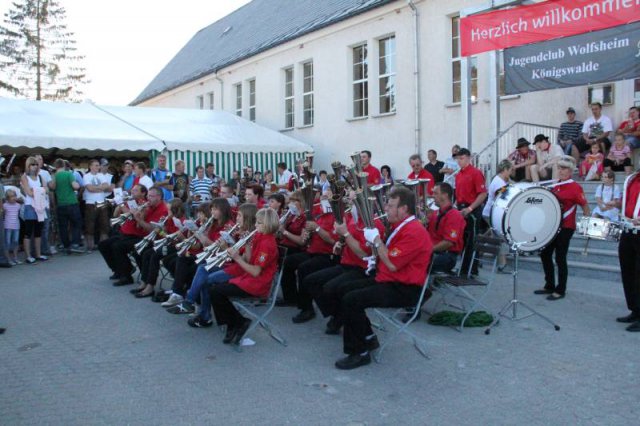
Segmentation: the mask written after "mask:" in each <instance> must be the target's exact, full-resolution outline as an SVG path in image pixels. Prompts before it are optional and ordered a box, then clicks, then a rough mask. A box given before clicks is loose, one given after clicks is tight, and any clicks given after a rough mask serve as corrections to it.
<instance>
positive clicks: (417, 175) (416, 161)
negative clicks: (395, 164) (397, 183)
mask: <svg viewBox="0 0 640 426" xmlns="http://www.w3.org/2000/svg"><path fill="white" fill-rule="evenodd" d="M409 165H410V166H411V173H409V176H407V179H411V180H416V179H429V183H428V184H427V195H431V194H433V187H434V185H435V184H436V181H435V179H434V178H433V175H432V174H431V173H429V172H428V171H427V170H425V168H424V167H423V163H422V158H420V154H413V155H412V156H411V157H409ZM420 197H424V194H423V193H422V188H420Z"/></svg>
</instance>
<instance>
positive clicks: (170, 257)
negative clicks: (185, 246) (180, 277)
mask: <svg viewBox="0 0 640 426" xmlns="http://www.w3.org/2000/svg"><path fill="white" fill-rule="evenodd" d="M177 263H178V255H177V253H176V250H175V248H173V247H172V248H171V249H170V250H168V251H167V255H166V256H165V257H163V258H162V264H163V265H164V267H165V268H167V271H169V274H170V275H171V276H172V277H174V278H175V276H176V264H177Z"/></svg>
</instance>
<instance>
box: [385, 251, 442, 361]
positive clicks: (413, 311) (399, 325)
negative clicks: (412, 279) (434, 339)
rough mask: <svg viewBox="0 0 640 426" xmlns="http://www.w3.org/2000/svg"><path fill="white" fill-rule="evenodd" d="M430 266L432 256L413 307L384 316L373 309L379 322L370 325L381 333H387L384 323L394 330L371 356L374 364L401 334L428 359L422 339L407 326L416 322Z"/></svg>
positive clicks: (427, 282) (425, 289)
mask: <svg viewBox="0 0 640 426" xmlns="http://www.w3.org/2000/svg"><path fill="white" fill-rule="evenodd" d="M432 266H433V256H431V260H430V261H429V269H428V270H427V276H426V278H425V279H424V284H423V285H422V290H421V291H420V297H419V298H418V302H417V303H416V305H415V306H412V307H403V308H398V309H395V310H393V311H392V312H391V313H389V314H385V313H384V312H383V311H382V309H380V308H375V309H374V310H373V311H374V312H375V314H376V315H377V316H378V319H379V320H380V322H379V323H378V324H372V325H373V326H374V327H376V328H378V329H380V330H382V331H387V330H386V329H385V327H384V324H385V323H388V324H390V325H392V326H393V327H394V330H393V331H391V332H390V334H389V336H388V338H387V339H385V341H384V342H383V343H382V345H381V346H380V348H379V349H378V350H377V351H375V353H374V354H373V359H375V361H376V362H380V359H381V357H382V351H384V348H386V347H387V346H388V345H389V343H391V342H392V341H393V340H395V339H396V338H397V337H398V336H400V335H401V334H403V333H404V334H406V335H407V336H409V337H411V340H412V341H413V346H414V347H415V348H416V349H417V350H418V352H420V354H422V356H424V357H425V358H427V359H428V358H429V355H428V354H427V351H426V349H425V348H424V346H426V342H425V341H424V339H423V338H422V337H418V336H417V335H415V334H414V333H413V332H412V331H411V330H409V326H410V325H411V324H412V323H413V322H414V321H415V320H416V318H418V315H419V314H420V309H421V308H422V304H423V302H424V301H425V300H424V295H425V293H426V292H427V290H428V288H429V278H430V277H431V268H432ZM407 317H408V318H407ZM423 342H424V343H423Z"/></svg>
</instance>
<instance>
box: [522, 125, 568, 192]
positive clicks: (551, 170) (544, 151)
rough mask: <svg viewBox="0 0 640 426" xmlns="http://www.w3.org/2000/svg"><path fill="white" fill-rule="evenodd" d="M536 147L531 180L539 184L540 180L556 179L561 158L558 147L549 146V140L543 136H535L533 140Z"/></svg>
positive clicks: (560, 149)
mask: <svg viewBox="0 0 640 426" xmlns="http://www.w3.org/2000/svg"><path fill="white" fill-rule="evenodd" d="M533 145H535V147H536V164H534V165H533V166H531V168H530V170H531V180H532V181H534V182H539V181H540V178H543V179H546V178H549V179H557V178H558V161H559V160H560V158H562V155H563V154H562V148H560V145H551V142H549V138H548V137H547V136H545V135H543V134H540V135H536V137H535V139H534V140H533Z"/></svg>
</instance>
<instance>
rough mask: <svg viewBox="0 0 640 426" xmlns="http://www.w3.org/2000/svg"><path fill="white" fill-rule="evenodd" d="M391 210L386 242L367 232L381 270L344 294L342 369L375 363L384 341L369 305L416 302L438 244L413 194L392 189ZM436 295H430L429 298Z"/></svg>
mask: <svg viewBox="0 0 640 426" xmlns="http://www.w3.org/2000/svg"><path fill="white" fill-rule="evenodd" d="M385 212H386V214H387V218H388V219H389V222H390V223H391V235H389V237H388V238H387V239H386V242H385V241H384V240H382V239H381V238H380V235H379V232H378V230H376V229H367V230H365V238H366V239H367V241H368V242H369V243H371V244H373V245H374V246H375V247H376V248H377V250H378V265H377V266H378V270H377V274H376V276H375V277H371V278H366V279H364V280H359V281H355V282H352V283H351V288H352V290H351V291H349V292H348V293H346V294H345V296H344V297H343V298H342V309H343V315H344V321H345V322H344V337H343V342H344V352H345V353H346V354H347V356H346V357H345V358H342V359H340V360H338V361H337V362H336V363H335V366H336V368H338V369H341V370H350V369H353V368H357V367H360V366H363V365H366V364H369V363H370V362H371V355H370V354H369V351H371V350H374V349H376V348H377V347H378V345H379V344H378V340H377V337H376V335H375V334H374V333H373V330H372V329H371V323H370V322H369V319H368V318H367V314H366V312H365V309H367V308H373V307H378V308H392V307H406V306H411V305H415V304H416V303H417V302H418V298H419V297H420V292H421V291H422V286H423V285H424V284H425V279H426V277H427V271H428V268H429V261H430V259H431V251H432V244H431V238H429V234H428V233H427V231H426V230H425V229H424V227H423V226H422V224H421V223H420V221H419V220H417V219H416V217H415V212H416V199H415V196H414V194H413V192H412V191H410V190H408V189H406V188H402V187H400V188H394V189H393V190H392V191H391V192H390V193H389V199H388V201H387V204H386V206H385ZM430 295H431V294H430V293H427V294H426V295H425V297H426V298H428V297H429V296H430ZM425 300H426V299H425Z"/></svg>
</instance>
